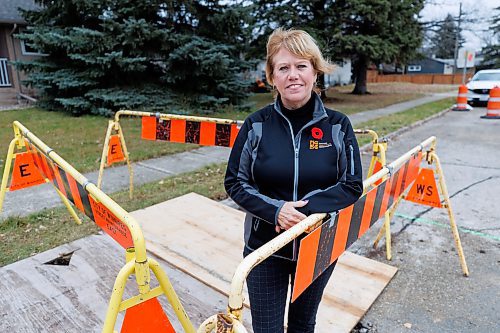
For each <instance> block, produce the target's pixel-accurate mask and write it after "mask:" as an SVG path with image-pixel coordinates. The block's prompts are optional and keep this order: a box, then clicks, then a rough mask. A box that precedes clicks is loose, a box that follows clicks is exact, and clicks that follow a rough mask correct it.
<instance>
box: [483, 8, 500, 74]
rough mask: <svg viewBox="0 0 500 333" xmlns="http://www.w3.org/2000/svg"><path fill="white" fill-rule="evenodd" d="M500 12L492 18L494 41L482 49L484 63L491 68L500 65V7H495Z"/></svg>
mask: <svg viewBox="0 0 500 333" xmlns="http://www.w3.org/2000/svg"><path fill="white" fill-rule="evenodd" d="M495 10H496V11H497V12H498V13H497V14H496V15H495V16H494V17H493V19H492V20H491V26H490V30H491V31H492V32H493V42H492V43H491V44H490V45H487V46H485V47H484V48H483V49H482V50H481V51H482V53H483V54H484V60H483V64H485V65H487V66H489V67H491V68H499V67H500V7H497V8H495Z"/></svg>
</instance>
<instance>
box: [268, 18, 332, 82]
mask: <svg viewBox="0 0 500 333" xmlns="http://www.w3.org/2000/svg"><path fill="white" fill-rule="evenodd" d="M281 48H285V49H286V50H288V51H289V52H291V53H292V54H294V55H296V56H297V57H299V58H304V59H307V60H309V61H311V63H312V65H313V68H314V70H315V71H316V73H317V74H325V73H330V72H332V71H333V69H334V67H335V66H334V65H332V64H331V63H330V62H328V61H327V60H325V58H323V55H322V54H321V51H320V50H319V47H318V45H317V44H316V41H315V40H314V38H312V37H311V35H309V34H308V33H307V32H305V31H304V30H297V29H289V30H285V29H283V28H278V29H276V30H274V31H273V33H272V34H271V35H270V36H269V39H268V40H267V58H266V78H267V82H269V84H270V85H274V81H273V58H274V56H275V55H276V53H278V52H279V50H280V49H281Z"/></svg>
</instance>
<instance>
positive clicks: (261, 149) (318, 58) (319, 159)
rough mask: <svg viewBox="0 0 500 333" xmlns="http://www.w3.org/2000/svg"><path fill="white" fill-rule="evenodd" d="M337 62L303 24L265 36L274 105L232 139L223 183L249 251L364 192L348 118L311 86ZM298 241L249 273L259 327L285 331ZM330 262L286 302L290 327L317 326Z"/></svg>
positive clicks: (296, 331) (303, 332) (258, 331)
mask: <svg viewBox="0 0 500 333" xmlns="http://www.w3.org/2000/svg"><path fill="white" fill-rule="evenodd" d="M332 69H333V66H332V65H331V64H329V63H328V62H327V61H325V59H324V58H323V56H322V54H321V51H320V50H319V48H318V46H317V45H316V42H315V41H314V39H313V38H312V37H311V36H310V35H309V34H308V33H306V32H305V31H302V30H293V29H292V30H283V29H281V28H279V29H277V30H275V31H274V32H273V33H272V34H271V35H270V36H269V40H268V43H267V64H266V77H267V81H268V82H269V83H270V84H272V85H273V86H274V87H275V89H276V90H277V91H278V95H277V97H276V100H275V102H274V104H271V105H269V106H267V107H265V108H263V109H261V110H259V111H257V112H255V113H253V114H252V115H250V116H249V117H248V118H247V119H246V120H245V123H244V124H243V126H242V128H241V129H240V132H239V134H238V137H237V139H236V141H235V144H234V147H233V150H232V151H231V156H230V158H229V163H228V167H227V171H226V178H225V182H224V185H225V188H226V191H227V193H228V194H229V196H230V197H231V198H232V199H233V200H234V201H235V202H236V203H237V204H238V205H239V206H240V207H242V208H243V209H245V211H247V215H246V218H245V227H244V229H245V249H244V252H243V253H244V255H245V256H246V255H248V254H249V253H251V252H252V251H253V250H255V249H257V248H258V247H260V246H261V245H263V244H265V243H266V242H268V241H270V240H271V239H273V238H274V237H276V236H277V235H278V233H279V232H280V230H288V229H289V228H291V227H292V226H293V225H295V224H296V223H298V222H300V221H301V220H303V219H304V218H306V216H308V215H310V214H312V213H330V212H335V211H337V210H339V209H342V208H344V207H347V206H349V205H351V204H352V203H354V202H355V201H356V200H357V199H358V198H359V196H360V195H361V193H362V190H363V184H362V179H361V178H362V172H361V162H360V157H359V150H358V144H357V141H356V137H355V135H354V132H353V129H352V126H351V124H350V122H349V120H348V119H347V117H346V116H345V115H343V114H341V113H340V112H337V111H333V110H329V109H325V107H324V106H323V103H322V102H321V99H320V97H319V96H318V95H317V94H316V93H315V92H314V88H315V83H316V79H317V76H318V74H324V73H327V72H330V71H331V70H332ZM297 254H298V240H295V241H293V242H292V243H290V244H288V245H287V246H285V247H284V248H282V249H281V250H279V251H278V252H276V253H275V254H274V255H273V256H271V257H269V258H268V259H266V260H264V261H263V262H262V263H261V264H259V265H257V266H256V267H255V268H254V269H253V270H252V271H251V272H250V274H249V275H248V278H247V286H248V292H249V296H250V309H251V313H252V326H253V330H254V332H255V333H264V332H269V333H279V332H283V326H284V315H285V305H286V302H287V290H288V284H289V283H290V281H292V282H293V280H294V274H295V268H296V264H297V261H296V260H297ZM333 267H334V265H331V266H330V267H329V268H328V269H327V270H326V271H325V272H324V273H323V274H322V275H321V276H320V277H318V278H317V279H316V280H315V281H314V282H313V284H312V285H311V286H309V288H307V290H306V291H304V293H303V294H302V295H300V296H299V298H298V299H297V300H296V301H295V302H293V303H291V304H290V305H289V310H288V330H287V332H288V333H292V332H293V333H307V332H314V326H315V323H316V313H317V311H318V306H319V303H320V301H321V297H322V295H323V290H324V288H325V286H326V283H327V282H328V279H329V278H330V275H331V274H332V271H333Z"/></svg>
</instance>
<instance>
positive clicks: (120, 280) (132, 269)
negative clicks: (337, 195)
mask: <svg viewBox="0 0 500 333" xmlns="http://www.w3.org/2000/svg"><path fill="white" fill-rule="evenodd" d="M144 114H145V115H151V114H150V113H143V115H144ZM183 119H184V118H183ZM13 127H14V134H15V138H14V139H13V140H12V142H11V144H10V146H9V151H8V155H7V159H6V166H5V170H4V175H3V178H2V189H4V188H5V186H6V184H7V180H8V175H9V172H10V165H11V161H12V159H13V154H14V146H16V145H17V147H18V149H22V148H25V141H24V140H25V139H26V140H27V141H28V142H29V143H30V144H31V145H34V146H35V147H36V148H37V149H39V150H40V151H41V152H43V153H44V154H45V155H46V156H48V157H49V158H50V159H51V160H52V161H53V162H54V163H56V164H57V165H58V166H59V167H60V168H61V169H63V170H64V171H65V172H67V173H69V174H70V175H71V176H72V177H73V178H74V179H75V180H76V181H77V182H78V183H79V184H81V185H82V186H84V188H85V190H86V191H87V192H88V193H89V194H90V195H92V197H93V198H95V199H96V200H97V201H98V202H99V203H101V204H102V205H104V206H105V207H106V208H107V209H109V210H110V211H111V212H112V213H113V214H114V215H115V216H116V217H117V218H118V219H119V220H120V221H121V222H123V223H124V224H125V225H126V226H127V228H128V229H129V232H130V234H131V236H132V240H133V247H131V248H128V249H127V251H126V264H125V265H124V266H123V268H122V269H121V270H120V272H119V273H118V275H117V277H116V280H115V284H114V288H113V292H112V295H111V298H110V302H109V306H108V310H107V313H106V318H105V322H104V326H103V332H106V333H107V332H113V329H114V326H115V324H116V319H117V316H118V313H119V312H120V311H123V310H126V309H128V308H130V307H132V306H134V305H137V304H139V303H142V302H144V301H147V300H149V299H152V298H154V297H157V296H159V295H161V294H165V296H166V297H167V299H168V300H169V302H170V304H171V306H172V307H173V309H174V312H175V313H176V315H177V317H178V320H179V322H180V323H181V325H182V327H183V328H184V330H185V331H186V332H189V333H191V332H194V331H195V330H194V327H193V325H192V323H191V321H190V320H189V317H188V315H187V313H186V312H185V310H184V308H183V307H182V304H181V303H180V300H179V298H178V296H177V295H176V293H175V291H174V289H173V287H172V285H171V283H170V281H169V279H168V276H167V275H166V273H165V272H164V271H163V270H162V269H161V267H160V266H159V264H158V262H157V261H155V260H154V259H152V258H148V257H147V254H146V248H145V240H144V236H143V234H142V230H141V229H140V227H139V225H138V224H137V222H136V221H135V220H134V219H133V217H132V216H130V215H129V214H128V213H127V212H126V211H125V210H123V208H121V207H120V206H119V205H118V204H117V203H115V202H114V201H113V200H112V199H111V198H109V197H108V196H107V195H106V194H105V193H104V192H102V191H101V190H100V189H99V188H98V187H97V186H96V185H94V184H93V183H91V182H89V181H88V180H87V179H86V178H85V177H84V176H83V175H81V174H80V173H79V172H78V171H77V170H76V169H74V168H73V167H72V166H71V165H70V164H69V163H67V162H66V161H65V160H64V159H62V157H60V156H59V155H58V154H57V153H56V152H55V151H54V150H52V149H50V148H49V147H48V146H46V145H45V144H44V143H43V142H42V141H41V140H40V139H38V138H37V137H36V136H35V135H34V134H32V133H31V132H30V131H29V130H28V129H27V128H26V127H24V126H23V125H22V124H21V123H19V122H17V121H15V122H14V124H13ZM370 134H371V133H370ZM375 134H376V133H375ZM372 135H373V134H372ZM377 140H378V138H377ZM435 145H436V138H435V137H430V138H428V139H427V140H425V141H423V142H422V143H421V144H419V145H418V146H416V147H414V148H413V149H411V150H410V151H408V152H407V153H406V154H404V155H402V156H401V157H399V158H398V159H396V160H395V161H394V162H392V163H390V164H388V165H385V164H383V168H382V170H380V171H379V172H377V173H375V174H373V175H371V176H370V177H368V178H367V179H366V180H365V181H364V182H363V188H364V190H365V191H366V190H367V189H369V187H370V186H373V184H375V183H376V182H377V181H378V180H381V179H384V178H386V177H388V176H390V175H391V173H392V172H393V170H397V169H398V168H400V167H401V166H402V165H403V164H404V163H405V162H407V161H408V160H409V159H410V157H411V156H413V155H415V154H416V153H418V152H423V151H424V149H425V148H428V149H427V150H426V151H425V160H426V161H427V163H428V164H435V166H436V168H435V172H436V173H438V177H439V187H440V190H441V193H442V195H443V196H444V201H445V206H446V208H447V209H448V214H449V217H450V225H451V229H452V233H453V237H454V240H455V246H456V248H457V253H458V255H459V260H460V264H461V268H462V271H463V274H464V275H465V276H468V275H469V271H468V268H467V264H466V262H465V257H464V254H463V249H462V246H461V242H460V236H459V234H458V228H457V226H456V223H455V219H454V216H453V212H452V209H451V204H450V199H449V195H448V191H447V188H446V184H445V179H444V175H443V171H442V169H441V164H440V160H439V158H438V156H437V154H436V152H435ZM377 153H381V154H383V155H381V156H380V157H381V158H384V159H385V149H384V147H382V150H379V151H378V152H377ZM382 156H383V157H382ZM372 162H373V161H372ZM373 163H374V162H373ZM407 191H408V189H406V190H405V191H403V193H401V194H400V195H399V196H398V198H397V199H396V200H395V202H394V204H393V206H392V208H391V209H389V210H388V211H387V212H386V213H385V220H384V226H386V225H387V224H388V221H390V218H391V217H392V215H393V213H394V211H395V209H396V208H397V206H398V204H399V202H400V201H401V199H403V198H404V195H405V193H406V192H407ZM4 195H5V191H4V192H1V191H0V207H1V204H2V201H3V196H4ZM59 195H60V196H61V198H63V201H65V203H67V207H68V209H70V210H71V211H72V212H73V213H74V210H73V208H72V207H71V205H70V203H69V201H68V199H67V198H65V197H64V196H63V194H62V193H59ZM64 199H66V200H64ZM72 215H73V214H72ZM74 215H75V216H76V217H78V216H77V215H76V213H74ZM325 217H326V214H313V215H311V216H309V217H307V218H306V219H304V220H303V221H302V222H301V223H299V224H297V225H295V226H294V227H292V228H290V229H289V230H287V231H285V232H283V233H282V234H280V235H278V236H277V237H276V238H274V239H273V240H272V241H270V242H268V243H267V244H265V245H264V246H262V247H261V248H259V249H257V250H256V251H254V252H252V253H251V254H250V255H248V256H247V257H246V258H245V259H244V260H243V261H242V262H241V263H240V265H239V266H238V268H237V269H236V272H235V274H234V277H233V280H232V282H231V288H230V293H229V300H228V308H227V314H218V315H214V316H211V317H209V318H208V319H207V320H205V321H204V322H203V323H202V324H201V325H200V327H199V329H198V332H210V331H211V330H212V329H215V328H217V329H225V330H226V331H227V332H235V333H244V332H247V331H246V329H245V328H244V326H243V324H242V311H243V285H244V282H245V279H246V276H247V275H248V273H249V272H250V270H251V269H252V268H253V267H255V266H256V265H257V264H259V263H260V262H262V261H263V260H265V259H266V258H268V257H269V256H271V255H272V254H273V253H275V252H276V251H277V250H279V249H280V248H282V247H283V246H285V245H286V244H288V243H289V242H290V241H292V240H293V239H295V238H297V237H298V236H299V235H301V234H303V233H304V232H308V231H311V230H313V229H314V228H315V227H317V226H318V225H319V224H321V222H322V221H323V219H324V218H325ZM385 231H386V235H387V232H389V236H390V231H388V227H387V226H386V227H385ZM381 233H382V229H381V232H380V233H379V235H380V234H381ZM386 243H388V244H389V246H390V238H389V239H387V240H386ZM150 270H151V271H153V274H154V275H155V277H156V278H157V280H158V281H159V284H160V285H159V286H158V287H156V288H154V289H151V288H150V285H149V284H150V280H151V276H150ZM131 274H135V276H136V283H137V285H138V289H139V294H138V295H136V296H133V297H131V298H129V299H127V300H122V297H123V291H124V289H125V285H126V282H127V280H128V277H129V276H130V275H131Z"/></svg>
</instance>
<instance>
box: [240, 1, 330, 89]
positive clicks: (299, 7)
mask: <svg viewBox="0 0 500 333" xmlns="http://www.w3.org/2000/svg"><path fill="white" fill-rule="evenodd" d="M334 2H335V1H334V0H316V1H305V0H294V1H271V0H258V1H256V2H255V3H254V6H253V12H252V13H253V16H254V18H255V25H254V31H256V32H257V33H256V38H254V40H253V41H252V43H251V45H250V46H251V47H250V51H249V53H250V54H251V55H252V56H253V57H255V58H259V59H264V58H265V52H266V43H267V38H268V37H269V35H270V34H271V33H272V31H273V30H274V29H276V28H277V27H284V28H296V29H303V30H305V31H307V32H308V33H309V34H311V36H313V37H314V39H315V40H316V41H317V42H318V44H319V46H320V49H321V50H322V52H323V55H324V56H325V57H326V58H329V59H336V58H337V55H336V54H334V53H333V52H332V51H333V47H332V45H333V44H334V43H335V41H334V40H333V38H332V36H333V35H334V33H335V31H337V30H338V26H337V25H336V24H335V22H334V21H333V20H332V19H331V18H332V12H331V10H332V4H333V3H334ZM318 84H319V87H320V88H322V87H324V77H319V78H318ZM323 97H325V95H324V94H323Z"/></svg>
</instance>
